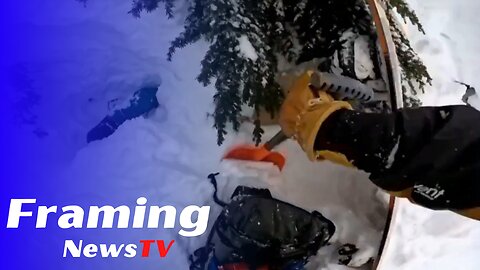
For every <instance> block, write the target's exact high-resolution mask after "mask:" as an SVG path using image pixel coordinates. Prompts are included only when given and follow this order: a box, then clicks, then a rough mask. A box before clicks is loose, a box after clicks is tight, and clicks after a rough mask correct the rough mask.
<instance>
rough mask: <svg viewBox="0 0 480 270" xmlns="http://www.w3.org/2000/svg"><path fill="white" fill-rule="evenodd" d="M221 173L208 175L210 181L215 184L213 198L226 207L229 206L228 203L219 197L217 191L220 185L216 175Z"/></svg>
mask: <svg viewBox="0 0 480 270" xmlns="http://www.w3.org/2000/svg"><path fill="white" fill-rule="evenodd" d="M219 174H220V173H211V174H209V175H208V179H210V183H212V185H213V188H214V189H215V191H214V192H213V200H214V201H215V203H217V204H218V205H220V206H221V207H225V206H227V203H226V202H224V201H222V200H220V199H219V198H218V195H217V192H218V186H217V179H216V178H215V176H217V175H219Z"/></svg>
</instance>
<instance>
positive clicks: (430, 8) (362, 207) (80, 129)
mask: <svg viewBox="0 0 480 270" xmlns="http://www.w3.org/2000/svg"><path fill="white" fill-rule="evenodd" d="M30 2H31V3H29V4H31V5H33V6H35V5H36V6H41V7H42V8H45V7H46V8H49V10H51V11H52V13H53V14H52V16H49V18H44V17H42V14H39V13H38V12H36V11H35V9H32V10H29V9H25V10H24V11H23V12H24V16H22V17H19V18H18V20H19V21H20V22H22V23H23V24H24V27H25V29H27V30H28V31H29V32H30V33H31V35H29V36H28V37H26V38H28V42H24V43H21V44H23V45H22V46H24V48H22V51H23V52H24V54H22V55H20V59H19V60H20V64H21V65H20V67H23V70H26V72H27V74H28V76H31V77H32V79H33V80H34V85H33V86H32V89H33V90H34V91H36V92H37V93H39V94H40V95H41V97H42V98H41V101H40V103H39V105H37V106H36V107H34V112H35V113H36V114H37V115H38V116H39V117H38V121H37V124H36V125H37V128H38V127H39V128H42V129H44V130H46V131H47V132H48V134H49V136H47V137H46V138H45V139H43V140H42V143H41V144H39V145H41V146H40V147H38V148H35V149H34V150H32V152H36V153H40V154H39V155H42V156H44V158H45V159H47V160H51V164H52V172H51V173H52V175H53V176H52V177H53V178H52V179H55V180H52V183H51V185H52V186H54V185H60V186H62V188H64V189H63V190H64V191H63V193H59V194H56V195H55V196H57V197H58V199H59V200H64V199H65V198H70V199H72V200H73V199H74V200H75V201H79V202H85V203H88V202H89V201H91V200H92V198H94V199H95V200H97V201H98V203H100V202H106V203H108V204H115V203H116V202H117V203H122V204H124V203H127V204H128V203H129V202H130V203H131V204H132V205H134V203H135V199H136V198H138V197H140V196H145V197H147V198H148V199H149V201H150V202H157V203H158V204H161V203H169V204H172V205H174V206H177V207H185V206H186V205H190V204H198V205H206V204H211V205H213V201H212V199H211V195H212V192H213V188H212V187H211V185H210V183H209V182H208V180H207V179H206V176H207V175H208V174H209V173H211V172H217V171H220V172H222V173H223V177H224V178H221V179H224V180H223V181H221V187H222V190H223V193H222V194H223V196H228V195H229V189H228V188H229V187H230V189H231V188H232V187H233V186H235V185H236V183H239V184H240V183H241V184H248V185H255V186H267V187H269V188H270V189H271V190H272V191H273V193H274V195H275V196H276V197H277V198H279V199H283V200H286V201H288V202H291V203H293V204H295V205H298V206H301V207H304V208H305V209H308V210H319V211H320V212H321V213H322V214H324V215H325V216H326V217H328V218H330V219H332V220H333V221H334V223H335V224H336V225H337V233H336V235H335V236H334V239H333V242H334V244H333V245H332V246H330V247H326V248H324V249H322V250H321V251H320V253H319V255H318V256H317V257H316V258H314V259H313V260H312V263H311V264H310V267H309V269H315V270H321V269H347V268H346V267H344V266H339V265H336V264H335V259H336V257H335V256H334V254H335V248H336V247H338V246H339V245H340V244H344V243H347V242H349V243H355V244H357V245H358V247H359V248H360V249H362V252H364V253H365V254H361V255H362V256H359V257H357V258H356V259H355V260H359V261H361V260H367V259H368V258H369V257H370V256H374V255H375V253H376V249H377V246H378V243H379V240H380V237H381V234H380V232H381V231H382V229H383V222H384V216H385V208H384V204H385V199H386V198H385V196H384V195H382V193H380V192H379V191H378V190H377V189H376V188H375V187H374V186H373V184H371V183H370V182H369V181H368V178H367V175H366V174H364V173H362V172H358V171H353V170H351V169H347V168H343V167H340V166H337V165H334V164H330V163H327V162H323V163H310V162H309V161H308V160H307V159H306V157H305V155H304V154H303V152H301V150H300V149H299V147H298V146H297V145H296V144H295V143H293V142H287V143H285V144H283V145H281V146H280V147H279V151H281V152H282V153H285V155H286V156H287V159H288V160H287V166H286V168H285V170H284V172H283V173H282V174H280V173H279V172H278V171H276V170H275V168H272V167H271V166H269V165H267V164H263V165H261V166H260V168H258V167H256V166H249V165H248V164H244V163H230V162H221V161H220V160H221V156H222V153H224V151H225V148H226V147H227V146H229V145H232V144H235V143H240V142H250V133H251V129H252V127H251V126H249V125H248V124H246V125H244V126H242V128H241V131H240V133H239V134H238V135H236V136H233V135H231V136H229V137H228V138H227V141H226V143H225V146H224V147H218V146H217V145H216V143H215V142H216V140H215V136H216V132H215V130H214V129H213V128H211V126H212V119H210V118H209V117H208V116H207V113H208V112H211V111H212V107H213V105H212V96H213V94H214V89H213V88H212V87H207V88H204V87H202V86H201V85H200V84H199V83H197V82H196V81H195V77H196V75H197V74H198V72H199V70H200V61H201V59H202V57H203V55H204V52H205V51H206V49H207V44H205V43H202V42H200V43H198V44H195V45H193V46H187V47H186V48H185V49H182V50H179V51H178V53H177V55H175V56H174V58H173V62H171V63H169V62H166V61H165V55H166V52H167V46H168V44H169V42H170V41H171V40H172V39H173V38H174V37H175V36H176V35H177V33H178V32H179V31H181V30H182V29H183V27H182V21H181V19H174V20H166V18H165V16H164V12H163V11H161V10H159V11H157V12H153V13H149V14H144V15H143V16H142V18H141V19H134V18H132V17H130V15H128V14H126V12H127V11H128V10H129V8H130V1H122V2H121V4H120V3H119V1H114V0H104V1H89V2H88V5H87V7H86V8H83V7H82V6H81V5H79V4H78V3H77V2H76V1H73V0H72V1H61V3H59V2H58V1H53V0H47V1H46V0H43V1H40V0H35V1H30ZM414 4H415V3H414ZM479 5H480V3H478V2H477V1H474V0H471V1H463V2H459V1H457V2H455V3H451V2H450V1H446V0H442V1H438V0H435V1H434V0H428V1H427V0H422V1H421V2H420V1H419V2H418V3H416V4H415V7H417V8H418V11H419V14H420V16H421V19H423V21H424V24H425V28H426V30H427V31H428V32H429V35H428V36H427V37H426V38H425V37H422V36H418V35H416V34H415V33H414V32H413V31H412V32H411V34H412V36H413V38H414V40H415V41H414V43H413V45H414V46H415V48H416V49H417V50H419V51H420V52H421V56H422V57H423V58H424V59H425V60H426V62H427V65H428V66H429V67H430V70H431V71H432V73H433V74H432V75H434V79H435V81H434V86H433V87H432V91H430V92H428V93H427V94H426V95H425V96H424V100H425V103H426V104H427V105H434V104H447V103H448V104H451V103H461V96H462V95H463V91H462V89H464V88H462V87H461V86H459V85H457V84H454V83H451V81H452V80H453V79H458V80H465V81H466V82H467V83H471V84H473V85H475V86H480V81H479V80H478V76H477V74H478V72H479V71H480V68H479V66H478V62H480V61H479V60H480V57H479V54H478V52H477V51H478V45H477V44H480V40H479V39H480V38H478V37H477V36H478V35H475V33H476V26H478V25H479V23H480V21H479V17H478V16H476V15H474V13H475V12H476V11H478V10H480V6H479ZM74 6H76V7H77V8H78V9H83V12H78V11H76V12H69V11H71V10H74V9H73V7H74ZM183 8H184V7H181V8H180V10H183ZM77 40H82V42H81V44H82V46H78V45H76V44H78V43H79V42H77ZM12 44H15V43H14V42H13V43H12ZM34 44H44V45H46V46H34ZM239 44H240V45H239V50H240V52H241V53H242V54H243V55H244V56H245V57H246V58H248V59H251V60H253V61H256V60H257V59H258V55H257V54H256V52H255V49H254V48H253V46H252V44H251V43H250V41H249V40H248V38H247V37H246V36H242V37H241V38H239ZM12 46H13V45H12ZM36 48H42V49H45V48H47V49H48V50H47V51H43V52H42V53H41V54H39V53H38V51H35V50H36ZM60 48H61V49H60ZM65 48H68V49H65ZM17 64H18V63H17ZM47 64H48V66H51V67H52V69H51V70H44V69H42V67H43V66H47ZM79 66H81V68H80V69H79V70H80V73H78V74H75V75H71V77H64V76H62V73H57V72H56V71H57V70H65V69H67V70H68V69H75V70H76V69H78V67H79ZM146 81H155V82H158V83H160V84H161V85H160V88H159V91H158V93H157V98H158V100H159V102H160V104H161V108H160V109H158V110H156V111H155V112H154V113H153V114H152V115H150V116H149V117H147V118H143V117H140V118H137V119H134V120H130V121H127V122H126V123H124V124H123V125H122V126H121V127H120V128H119V129H118V130H117V131H116V132H115V134H113V135H112V136H110V137H109V138H106V139H104V140H102V141H97V142H94V143H91V144H89V145H87V144H86V143H85V136H86V133H87V131H88V130H89V129H90V128H92V127H93V126H94V125H95V124H97V123H98V122H99V121H100V120H101V119H102V118H103V117H104V116H105V115H106V114H107V113H108V107H107V104H108V102H109V101H110V100H112V99H115V98H118V99H120V100H125V99H128V97H130V96H131V94H132V93H133V92H134V91H136V90H138V88H139V87H140V86H141V85H143V84H144V83H145V82H146ZM51 84H55V85H61V86H63V88H64V89H65V91H64V92H62V93H60V94H61V95H60V96H58V95H53V94H52V93H50V92H49V91H48V88H49V85H51ZM5 98H10V99H13V98H14V97H8V96H6V97H5ZM55 111H66V112H67V114H66V115H55V114H54V113H53V112H55ZM58 122H62V123H66V128H62V129H59V128H58V125H57V124H56V123H58ZM32 129H33V127H30V126H27V127H25V134H24V135H25V136H30V135H28V134H31V131H32ZM276 131H277V130H276V129H275V128H271V129H267V132H266V134H265V137H268V136H269V135H272V134H274V133H275V132H276ZM51 145H60V147H50V146H51ZM32 147H37V145H35V146H32ZM58 170H60V172H58ZM31 172H32V175H33V174H34V173H35V168H32V171H31ZM79 175H81V176H82V178H81V179H79V178H78V176H79ZM257 179H258V180H259V181H258V182H256V180H257ZM83 200H84V201H83ZM219 210H220V209H219V208H218V207H216V208H215V207H214V209H213V211H212V215H211V220H212V221H213V219H214V218H215V216H216V214H218V211H219ZM397 211H398V216H397V217H396V221H397V222H396V224H395V226H394V228H393V229H392V230H394V232H395V234H394V236H393V237H392V238H391V239H390V244H389V248H388V249H387V252H386V254H385V257H384V260H383V261H382V263H383V268H382V269H387V270H394V269H409V270H412V269H413V270H414V269H440V270H441V269H452V268H454V267H455V268H458V265H459V264H460V265H461V267H462V270H464V269H465V270H469V269H472V270H474V269H475V270H476V269H480V259H478V254H479V252H480V240H479V239H480V228H479V225H478V224H477V223H476V222H474V221H470V220H467V219H466V218H462V217H459V216H455V215H453V214H450V213H438V212H432V211H429V210H426V209H423V208H420V207H417V206H413V205H411V204H410V203H409V202H406V201H399V203H398V209H397ZM211 223H212V222H211ZM89 234H90V236H88V237H91V238H92V239H94V238H95V237H97V239H105V241H108V240H109V239H115V240H121V239H127V240H128V239H135V240H136V239H139V238H148V237H152V239H153V238H161V237H172V238H174V239H176V240H177V241H178V246H177V247H179V248H176V249H173V250H172V252H173V253H175V255H173V256H170V258H171V259H166V260H161V261H158V260H148V261H142V262H140V263H141V267H142V269H188V266H187V265H188V262H187V256H188V255H189V254H190V253H191V252H192V251H193V250H194V249H195V248H197V247H199V246H201V245H203V243H204V241H205V238H206V235H205V236H203V237H199V238H195V239H187V238H179V237H178V236H177V232H172V231H168V230H167V231H146V232H145V231H128V232H122V233H114V232H112V233H106V232H105V231H89ZM51 241H52V243H53V242H54V241H58V239H52V240H51ZM38 245H39V249H40V247H41V243H39V244H38ZM138 261H139V260H136V261H135V262H131V261H123V260H121V261H116V262H110V261H109V262H108V263H105V265H104V268H105V269H112V267H115V269H133V266H132V263H135V264H137V263H139V262H138ZM359 264H361V263H359ZM87 267H88V263H87V262H86V263H85V265H83V266H82V265H81V266H79V268H78V269H86V268H87ZM135 267H136V268H138V265H135ZM69 269H72V268H69Z"/></svg>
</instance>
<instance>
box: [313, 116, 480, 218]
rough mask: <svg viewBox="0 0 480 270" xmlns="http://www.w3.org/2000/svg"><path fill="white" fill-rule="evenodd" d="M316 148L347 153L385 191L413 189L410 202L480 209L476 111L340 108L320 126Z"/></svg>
mask: <svg viewBox="0 0 480 270" xmlns="http://www.w3.org/2000/svg"><path fill="white" fill-rule="evenodd" d="M315 148H316V150H331V151H336V152H340V153H343V154H345V155H346V156H347V158H348V159H349V160H351V161H352V163H353V164H354V165H355V166H356V167H357V168H359V169H362V170H365V171H367V172H369V173H371V175H370V179H371V180H372V181H373V182H374V183H375V184H376V185H377V186H379V187H381V188H383V189H385V190H388V191H401V190H404V189H407V188H413V190H414V191H413V193H415V194H413V196H414V198H413V199H414V200H415V201H416V202H417V203H419V204H422V205H425V206H427V207H430V208H434V209H435V208H438V209H465V208H469V207H477V206H480V112H479V111H477V110H475V109H474V108H471V107H468V106H445V107H422V108H415V109H403V110H400V111H398V112H395V113H390V114H377V113H360V112H355V111H349V110H341V111H338V112H336V113H334V114H333V115H332V116H331V117H329V118H328V119H327V120H326V121H325V123H323V125H322V127H321V129H320V130H319V132H318V134H317V138H316V142H315Z"/></svg>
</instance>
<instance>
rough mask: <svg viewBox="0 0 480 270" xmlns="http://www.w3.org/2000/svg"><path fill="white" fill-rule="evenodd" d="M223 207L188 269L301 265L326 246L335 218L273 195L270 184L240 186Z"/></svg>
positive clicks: (292, 268) (268, 269) (293, 268)
mask: <svg viewBox="0 0 480 270" xmlns="http://www.w3.org/2000/svg"><path fill="white" fill-rule="evenodd" d="M216 175H218V174H211V175H209V178H210V180H211V182H212V184H213V186H214V187H215V192H214V195H213V198H214V200H215V202H216V203H218V204H219V205H220V206H222V207H223V211H222V212H221V214H220V215H219V216H218V218H217V220H216V221H215V224H214V226H213V228H212V230H211V232H210V235H209V237H208V241H207V244H206V245H205V246H204V247H202V248H200V249H198V250H196V251H195V252H194V254H193V255H192V256H191V258H190V261H191V264H190V270H213V269H215V270H218V269H237V270H250V269H255V270H258V269H265V270H302V269H304V266H305V264H306V263H307V262H308V259H309V258H310V257H311V256H313V255H315V254H316V253H317V251H318V250H319V249H320V248H321V247H323V246H325V245H326V244H327V243H328V241H329V240H330V238H331V237H332V235H333V234H334V232H335V226H334V224H333V223H332V222H331V221H330V220H328V219H327V218H325V217H324V216H323V215H322V214H320V213H319V212H317V211H314V212H312V213H310V212H307V211H306V210H303V209H301V208H299V207H296V206H294V205H291V204H289V203H286V202H283V201H280V200H277V199H274V198H273V197H272V195H271V193H270V191H269V190H268V189H257V188H251V187H245V186H239V187H237V188H236V189H235V191H234V193H233V195H232V196H231V201H230V202H229V203H225V202H222V201H220V200H219V199H218V196H217V182H216V179H215V176H216Z"/></svg>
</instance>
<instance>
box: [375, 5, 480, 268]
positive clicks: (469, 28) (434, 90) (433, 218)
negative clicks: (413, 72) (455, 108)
mask: <svg viewBox="0 0 480 270" xmlns="http://www.w3.org/2000/svg"><path fill="white" fill-rule="evenodd" d="M410 2H411V4H412V5H413V7H414V9H415V10H416V11H417V13H418V15H419V17H420V20H421V21H422V22H423V25H424V27H425V30H426V31H427V35H426V36H423V35H421V34H419V33H417V32H416V31H415V29H414V28H413V27H410V28H409V31H410V32H409V33H410V37H411V38H412V41H413V42H412V44H413V46H414V49H416V51H417V52H419V53H420V56H421V57H422V59H424V60H425V63H426V64H427V67H428V68H429V71H430V73H431V75H432V77H433V86H432V87H429V89H428V90H427V93H426V94H425V95H423V97H422V101H423V102H424V105H426V106H434V105H448V104H461V103H462V100H461V98H462V96H463V94H464V93H465V87H464V86H461V85H458V84H456V83H455V82H454V80H459V81H465V82H466V83H467V84H471V85H472V86H474V87H477V88H478V87H480V79H479V76H478V74H480V73H479V72H480V66H479V65H478V63H479V62H480V51H479V49H480V47H479V44H480V35H478V25H480V17H479V16H478V11H479V10H480V2H478V1H474V0H472V1H466V0H465V1H449V0H440V1H439V0H411V1H410ZM475 98H478V96H473V97H472V100H475ZM477 108H480V106H479V107H477ZM396 205H397V206H396V209H395V211H396V214H395V219H394V222H393V227H392V228H391V231H392V235H391V237H390V239H389V244H388V248H387V249H386V251H385V253H384V255H383V257H382V261H381V262H380V266H379V267H380V269H382V270H383V269H386V270H396V269H398V270H400V269H402V270H403V269H408V270H424V269H435V270H437V269H438V270H447V269H459V268H460V269H462V270H477V269H480V258H479V257H478V254H480V224H479V222H478V221H474V220H471V219H468V218H464V217H461V216H459V215H456V214H453V213H450V212H434V211H432V210H428V209H425V208H422V207H419V206H416V205H413V204H411V203H410V202H409V201H408V200H406V199H400V200H397V204H396Z"/></svg>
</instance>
